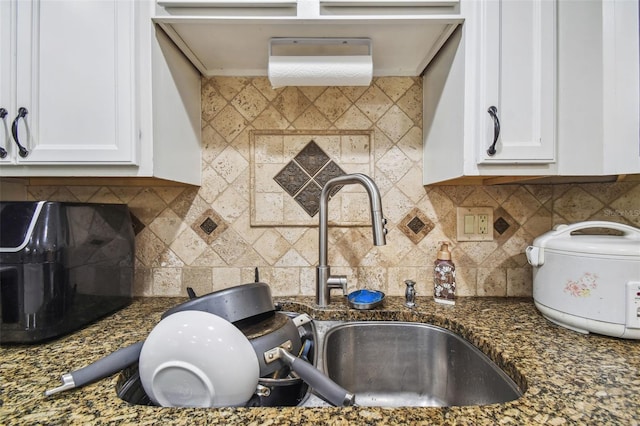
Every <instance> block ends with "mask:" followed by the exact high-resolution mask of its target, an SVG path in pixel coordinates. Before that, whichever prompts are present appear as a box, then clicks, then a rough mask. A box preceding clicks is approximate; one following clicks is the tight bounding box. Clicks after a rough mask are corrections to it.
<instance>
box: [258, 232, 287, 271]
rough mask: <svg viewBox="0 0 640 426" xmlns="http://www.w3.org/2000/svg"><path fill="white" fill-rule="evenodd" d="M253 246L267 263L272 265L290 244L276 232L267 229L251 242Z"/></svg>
mask: <svg viewBox="0 0 640 426" xmlns="http://www.w3.org/2000/svg"><path fill="white" fill-rule="evenodd" d="M253 248H254V250H256V251H257V252H258V254H260V256H262V257H263V258H264V260H266V261H267V263H268V264H270V265H273V264H275V263H276V262H277V261H278V260H280V258H281V257H282V255H284V254H285V253H286V252H287V251H288V250H289V248H290V245H289V243H288V242H287V240H285V239H284V238H282V236H281V235H280V234H279V233H278V232H276V231H274V230H271V229H269V230H267V231H265V232H264V233H263V234H262V235H261V236H260V238H258V240H256V242H254V243H253Z"/></svg>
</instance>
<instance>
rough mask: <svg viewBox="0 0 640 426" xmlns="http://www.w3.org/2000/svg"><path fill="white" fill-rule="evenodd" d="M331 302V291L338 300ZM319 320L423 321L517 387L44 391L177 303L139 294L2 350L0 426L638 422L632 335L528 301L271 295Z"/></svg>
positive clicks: (137, 335)
mask: <svg viewBox="0 0 640 426" xmlns="http://www.w3.org/2000/svg"><path fill="white" fill-rule="evenodd" d="M336 299H337V298H336ZM276 300H278V301H280V302H281V303H282V304H283V308H284V309H286V310H290V311H298V312H307V313H309V314H311V315H312V316H313V317H314V318H316V319H320V320H323V319H326V320H328V319H349V320H355V319H362V320H366V319H372V320H397V321H415V322H425V323H430V324H434V325H438V326H441V327H444V328H447V329H450V330H452V331H454V332H456V333H458V334H460V335H461V336H463V337H464V338H466V339H467V340H469V341H471V342H472V343H473V344H475V345H476V346H478V347H479V348H480V349H481V350H482V351H484V352H485V353H486V354H487V355H489V357H491V358H492V359H493V360H494V361H495V362H496V363H497V364H498V365H499V366H500V367H502V368H503V369H504V370H505V371H506V372H507V373H508V374H509V375H510V376H511V377H512V378H513V379H514V380H515V381H516V383H518V384H519V385H520V386H523V387H525V388H526V392H525V394H524V396H523V397H522V398H520V399H518V400H516V401H512V402H508V403H505V404H496V405H487V406H476V407H449V408H418V407H410V408H378V407H376V408H371V407H349V408H333V407H329V408H324V407H323V408H299V407H287V408H222V409H195V408H158V407H147V406H136V405H131V404H129V403H127V402H124V401H122V400H120V399H119V398H118V397H117V396H116V393H115V384H116V381H117V375H114V376H112V377H109V378H106V379H103V380H100V381H98V382H96V383H93V384H91V385H88V386H86V387H84V388H80V389H75V390H71V391H67V392H63V393H61V394H58V395H54V396H51V397H48V398H47V397H45V396H44V395H43V392H44V390H45V389H49V388H52V387H56V386H58V385H59V380H60V375H61V374H62V373H67V372H69V371H73V370H75V369H78V368H81V367H83V366H85V365H87V364H89V363H91V362H93V361H95V360H97V359H100V358H101V357H102V356H104V355H106V354H108V353H110V352H112V351H114V350H116V349H118V348H121V347H125V346H127V345H129V344H131V343H134V342H136V341H139V340H142V339H144V338H145V337H146V335H147V334H148V333H149V331H150V330H151V329H152V328H153V326H154V325H155V324H156V323H157V322H158V321H159V319H160V315H161V314H162V313H163V312H164V311H165V310H166V309H167V308H169V307H171V306H174V305H176V304H178V303H180V302H181V301H183V299H178V298H142V299H136V300H135V301H134V302H133V303H132V304H131V306H129V307H127V308H125V309H123V310H122V311H120V312H117V313H115V314H113V315H111V316H109V317H107V318H104V319H102V320H100V321H98V322H96V323H94V324H92V325H89V326H87V327H85V328H84V329H82V330H80V331H78V332H76V333H74V334H72V335H70V336H66V337H63V338H60V339H57V340H54V341H51V342H48V343H44V344H39V345H28V346H27V345H15V346H3V347H1V348H0V359H1V364H2V368H1V370H0V424H3V425H7V424H21V425H22V424H69V423H80V424H92V425H93V424H107V423H119V424H156V423H158V422H161V423H162V424H205V423H206V424H225V425H227V424H243V425H248V424H254V425H258V424H272V425H276V424H311V423H317V424H328V423H330V424H337V425H351V424H440V423H446V424H472V425H478V424H491V425H493V424H519V425H520V424H556V425H560V424H616V425H618V424H620V425H626V424H628V425H637V424H638V423H639V422H640V342H639V341H630V340H621V339H614V338H609V337H604V336H598V335H582V334H579V333H576V332H573V331H570V330H566V329H563V328H560V327H557V326H555V325H553V324H551V323H550V322H548V321H547V320H546V319H544V318H543V317H542V316H541V315H540V314H539V313H538V311H537V310H536V309H535V306H534V305H533V301H532V299H520V298H518V299H514V298H460V299H459V300H458V302H457V304H456V305H455V306H445V305H438V304H436V303H434V302H433V301H432V300H431V299H429V298H418V301H417V307H416V308H415V309H413V310H409V309H408V308H405V307H404V306H403V305H402V299H401V298H388V300H387V301H386V302H385V305H384V306H383V307H379V308H376V309H375V310H372V311H356V310H353V309H349V308H348V307H347V306H346V305H345V304H343V303H342V302H337V303H334V304H332V306H331V307H330V308H326V309H317V308H314V305H313V299H312V298H310V297H293V298H276Z"/></svg>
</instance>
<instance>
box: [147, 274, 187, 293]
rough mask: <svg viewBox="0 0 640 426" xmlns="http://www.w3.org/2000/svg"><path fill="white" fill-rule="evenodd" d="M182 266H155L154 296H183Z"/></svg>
mask: <svg viewBox="0 0 640 426" xmlns="http://www.w3.org/2000/svg"><path fill="white" fill-rule="evenodd" d="M181 290H182V268H153V295H154V296H172V297H173V296H181V294H180V291H181Z"/></svg>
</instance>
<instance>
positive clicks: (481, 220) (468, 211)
mask: <svg viewBox="0 0 640 426" xmlns="http://www.w3.org/2000/svg"><path fill="white" fill-rule="evenodd" d="M456 213H457V239H458V241H493V208H491V207H458V208H457V211H456Z"/></svg>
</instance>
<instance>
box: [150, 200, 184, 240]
mask: <svg viewBox="0 0 640 426" xmlns="http://www.w3.org/2000/svg"><path fill="white" fill-rule="evenodd" d="M186 227H187V225H186V224H185V223H184V222H183V221H182V219H181V218H180V217H178V215H177V214H175V213H174V211H173V210H171V209H170V208H167V209H165V210H163V211H162V213H160V214H159V215H158V217H156V218H155V219H154V220H153V222H151V223H150V224H149V229H151V230H152V231H153V233H154V234H156V236H157V237H158V238H160V240H161V241H162V242H163V243H164V244H171V243H172V242H173V241H174V240H175V239H176V237H177V236H178V235H179V234H180V233H181V232H182V231H184V230H185V228H186Z"/></svg>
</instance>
